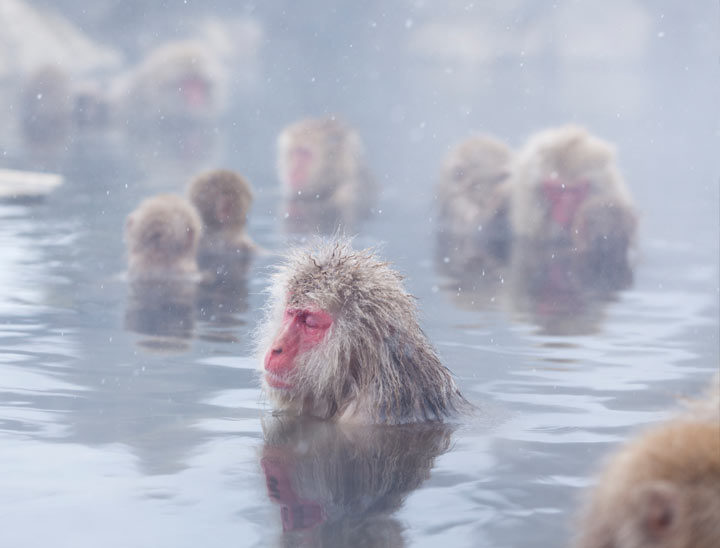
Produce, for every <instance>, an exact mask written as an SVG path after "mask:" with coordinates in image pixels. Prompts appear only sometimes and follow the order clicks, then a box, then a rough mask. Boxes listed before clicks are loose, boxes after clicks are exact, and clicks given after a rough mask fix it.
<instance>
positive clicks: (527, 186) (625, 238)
mask: <svg viewBox="0 0 720 548" xmlns="http://www.w3.org/2000/svg"><path fill="white" fill-rule="evenodd" d="M510 186H511V189H512V190H511V201H510V211H511V215H510V216H511V222H512V227H513V230H514V232H515V235H516V236H518V237H520V238H523V239H528V240H532V241H533V242H536V243H548V244H553V245H555V244H569V245H570V246H571V247H575V248H577V250H578V252H581V253H583V254H585V255H587V256H589V257H591V258H593V259H594V258H595V257H594V256H595V255H596V258H597V262H603V261H607V260H615V259H617V258H620V259H622V260H625V259H626V257H627V252H628V249H629V247H630V246H631V244H632V242H633V239H634V235H635V225H636V222H635V213H634V211H633V205H632V200H631V197H630V192H629V190H628V188H627V186H626V185H625V182H624V181H623V179H622V177H621V175H620V173H619V171H618V169H617V166H616V161H615V150H614V148H613V147H612V145H610V144H609V143H607V142H605V141H603V140H601V139H600V138H598V137H596V136H594V135H592V134H590V133H589V132H588V131H587V130H585V129H583V128H581V127H577V126H564V127H559V128H552V129H548V130H545V131H542V132H540V133H538V134H537V135H535V136H533V137H532V138H531V139H530V140H529V142H528V143H527V145H526V146H525V147H524V149H523V150H522V152H521V153H520V154H519V155H518V159H517V162H516V164H515V167H514V169H513V175H512V177H511V180H510Z"/></svg>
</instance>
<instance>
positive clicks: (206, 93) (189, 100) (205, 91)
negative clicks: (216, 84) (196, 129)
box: [178, 75, 210, 109]
mask: <svg viewBox="0 0 720 548" xmlns="http://www.w3.org/2000/svg"><path fill="white" fill-rule="evenodd" d="M178 87H179V88H180V92H181V93H182V97H183V100H184V101H185V104H186V105H187V106H188V107H189V108H190V109H201V108H204V107H205V106H207V105H208V103H209V102H210V86H209V85H208V83H207V81H206V80H205V79H204V78H201V77H200V76H196V75H188V76H185V77H184V78H182V79H181V80H180V82H178Z"/></svg>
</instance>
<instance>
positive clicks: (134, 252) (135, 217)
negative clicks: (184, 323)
mask: <svg viewBox="0 0 720 548" xmlns="http://www.w3.org/2000/svg"><path fill="white" fill-rule="evenodd" d="M201 232H202V227H201V223H200V218H199V217H198V214H197V212H196V211H195V208H193V206H192V205H190V204H189V203H188V202H187V201H186V200H185V199H184V198H182V197H181V196H176V195H174V194H160V195H158V196H154V197H152V198H148V199H146V200H144V201H143V202H142V203H141V204H140V205H139V206H138V208H137V209H136V210H135V211H133V212H132V213H131V214H130V215H129V216H128V218H127V221H126V223H125V239H126V245H127V252H128V276H129V277H130V279H131V280H137V279H160V280H166V279H193V278H197V277H199V273H198V266H197V261H196V259H195V253H196V251H197V246H198V241H199V239H200V235H201Z"/></svg>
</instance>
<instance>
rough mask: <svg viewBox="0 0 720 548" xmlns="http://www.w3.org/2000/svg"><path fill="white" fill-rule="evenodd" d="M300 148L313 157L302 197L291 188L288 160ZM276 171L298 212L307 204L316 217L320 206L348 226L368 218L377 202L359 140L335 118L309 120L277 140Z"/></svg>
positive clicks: (352, 131) (293, 127)
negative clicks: (317, 205) (288, 181)
mask: <svg viewBox="0 0 720 548" xmlns="http://www.w3.org/2000/svg"><path fill="white" fill-rule="evenodd" d="M298 145H301V146H303V147H307V148H309V149H310V150H311V151H312V153H313V155H314V159H313V165H312V169H311V171H310V174H309V181H308V182H307V186H306V188H305V190H303V192H302V194H301V195H297V194H296V193H295V192H294V191H293V190H292V189H291V188H290V187H289V185H288V183H287V178H286V162H287V156H288V155H289V154H290V152H291V150H292V149H293V148H294V147H295V146H298ZM277 167H278V174H279V177H280V180H281V182H282V184H283V189H284V193H285V196H286V199H288V200H289V201H291V202H294V204H293V205H294V206H295V207H296V208H297V207H298V206H300V205H305V204H307V205H308V206H309V207H310V208H311V209H312V211H313V214H314V213H317V212H318V211H321V210H318V209H315V208H312V206H313V205H314V204H318V203H319V204H321V205H322V209H323V210H325V211H327V212H328V215H331V216H335V217H337V219H338V220H339V221H341V222H343V223H345V224H348V223H352V222H354V221H355V220H357V219H361V218H363V217H366V216H367V215H368V214H369V213H370V208H371V207H372V206H373V204H374V203H375V201H376V198H377V196H376V195H377V187H376V185H375V181H374V179H373V178H372V177H371V176H370V172H369V170H368V168H367V166H366V164H365V150H364V146H363V143H362V140H361V139H360V136H359V135H358V134H357V133H356V132H355V131H354V130H353V129H351V128H349V127H348V126H347V125H345V124H344V123H343V122H341V121H339V120H338V119H336V118H335V117H327V118H320V119H316V118H308V119H305V120H300V121H298V122H295V123H294V124H292V125H290V126H287V127H286V128H285V129H283V131H282V132H281V133H280V135H279V137H278V159H277ZM300 214H302V211H301V212H300Z"/></svg>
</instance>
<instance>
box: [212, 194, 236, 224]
mask: <svg viewBox="0 0 720 548" xmlns="http://www.w3.org/2000/svg"><path fill="white" fill-rule="evenodd" d="M223 198H224V197H223ZM223 198H221V199H219V200H218V201H217V202H215V215H216V216H217V220H218V221H219V222H220V224H225V223H227V222H229V221H230V217H231V216H232V209H231V208H230V204H229V203H227V201H225V200H224V199H223Z"/></svg>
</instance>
